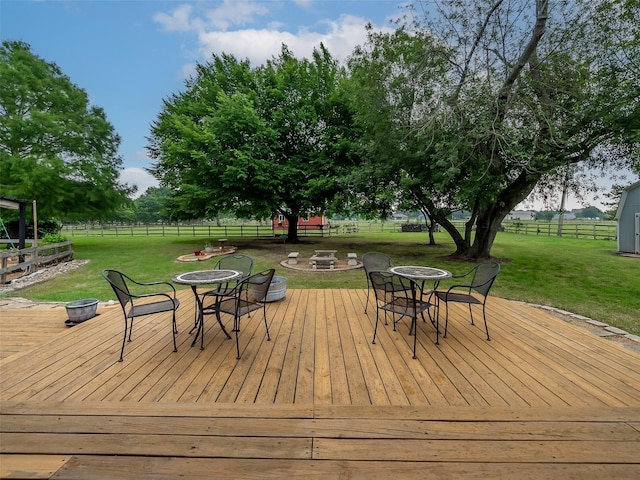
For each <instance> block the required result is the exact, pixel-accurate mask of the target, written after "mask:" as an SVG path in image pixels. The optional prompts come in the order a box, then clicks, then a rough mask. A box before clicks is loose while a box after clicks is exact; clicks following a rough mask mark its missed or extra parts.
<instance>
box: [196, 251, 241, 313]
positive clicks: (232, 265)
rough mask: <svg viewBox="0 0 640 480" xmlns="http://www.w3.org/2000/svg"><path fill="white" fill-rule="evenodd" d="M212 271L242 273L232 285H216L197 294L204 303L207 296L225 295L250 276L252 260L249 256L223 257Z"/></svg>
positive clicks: (238, 254)
mask: <svg viewBox="0 0 640 480" xmlns="http://www.w3.org/2000/svg"><path fill="white" fill-rule="evenodd" d="M213 269H214V270H235V271H236V272H242V277H240V278H239V279H238V280H237V281H234V282H233V283H221V284H218V285H216V288H214V289H212V290H207V291H204V292H202V293H198V295H200V297H201V298H202V301H203V302H204V300H205V298H206V297H207V295H213V296H220V295H227V294H228V293H230V292H232V291H233V290H234V288H235V287H236V285H237V284H238V283H239V282H241V281H242V280H244V279H245V278H247V277H249V276H250V275H251V270H253V258H251V257H250V256H249V255H243V254H241V253H236V254H233V255H224V256H222V257H220V258H219V259H218V261H217V262H216V263H215V265H214V266H213ZM197 321H198V311H197V310H196V312H195V323H197Z"/></svg>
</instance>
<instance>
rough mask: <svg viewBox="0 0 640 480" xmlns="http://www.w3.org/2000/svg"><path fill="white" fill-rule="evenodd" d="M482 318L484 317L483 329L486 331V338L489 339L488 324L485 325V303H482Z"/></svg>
mask: <svg viewBox="0 0 640 480" xmlns="http://www.w3.org/2000/svg"><path fill="white" fill-rule="evenodd" d="M482 318H484V329H485V331H486V332H487V340H488V341H490V340H491V338H490V337H489V325H487V314H486V312H485V304H484V303H483V304H482Z"/></svg>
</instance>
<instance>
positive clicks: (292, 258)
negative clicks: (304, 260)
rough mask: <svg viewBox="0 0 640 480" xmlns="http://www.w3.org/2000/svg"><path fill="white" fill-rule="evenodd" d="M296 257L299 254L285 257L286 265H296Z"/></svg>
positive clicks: (293, 253)
mask: <svg viewBox="0 0 640 480" xmlns="http://www.w3.org/2000/svg"><path fill="white" fill-rule="evenodd" d="M298 255H300V253H299V252H291V253H290V254H289V255H287V257H288V259H287V263H288V264H289V265H296V264H297V263H298Z"/></svg>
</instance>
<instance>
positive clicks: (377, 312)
mask: <svg viewBox="0 0 640 480" xmlns="http://www.w3.org/2000/svg"><path fill="white" fill-rule="evenodd" d="M379 315H380V309H377V308H376V326H375V327H373V342H371V343H373V344H375V343H376V333H378V317H379ZM385 315H386V312H385Z"/></svg>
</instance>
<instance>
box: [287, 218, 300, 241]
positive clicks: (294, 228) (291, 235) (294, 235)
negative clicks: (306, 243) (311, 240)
mask: <svg viewBox="0 0 640 480" xmlns="http://www.w3.org/2000/svg"><path fill="white" fill-rule="evenodd" d="M283 213H284V218H286V219H287V222H288V224H289V226H288V229H287V242H289V243H298V242H299V241H300V239H299V238H298V215H293V214H290V213H285V212H283Z"/></svg>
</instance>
